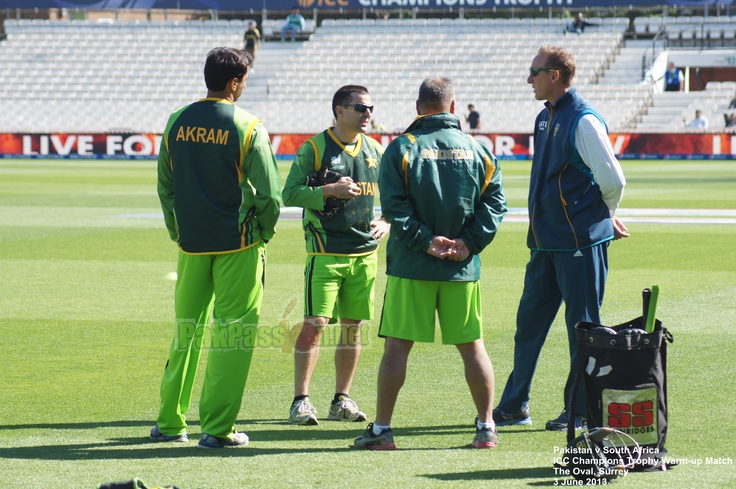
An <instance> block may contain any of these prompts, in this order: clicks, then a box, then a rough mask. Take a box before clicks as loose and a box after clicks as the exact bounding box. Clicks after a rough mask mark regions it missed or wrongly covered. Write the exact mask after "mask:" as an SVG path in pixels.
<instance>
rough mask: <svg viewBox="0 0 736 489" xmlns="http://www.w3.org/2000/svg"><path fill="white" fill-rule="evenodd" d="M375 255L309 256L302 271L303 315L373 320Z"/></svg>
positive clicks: (331, 318) (331, 320)
mask: <svg viewBox="0 0 736 489" xmlns="http://www.w3.org/2000/svg"><path fill="white" fill-rule="evenodd" d="M376 255H377V254H376V253H371V254H370V255H363V256H331V255H311V256H308V257H307V264H306V266H305V267H304V315H305V316H321V317H326V318H330V322H331V323H335V322H337V318H343V319H355V320H367V319H371V318H373V296H374V289H375V287H374V286H375V283H376V267H377V261H378V260H377V256H376Z"/></svg>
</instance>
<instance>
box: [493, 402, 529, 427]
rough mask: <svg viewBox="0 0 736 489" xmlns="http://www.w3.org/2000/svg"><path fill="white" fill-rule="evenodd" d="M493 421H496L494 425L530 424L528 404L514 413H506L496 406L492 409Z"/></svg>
mask: <svg viewBox="0 0 736 489" xmlns="http://www.w3.org/2000/svg"><path fill="white" fill-rule="evenodd" d="M493 422H494V423H496V426H509V425H512V424H522V425H525V426H531V425H532V417H531V415H530V414H529V406H524V408H523V409H522V410H521V411H518V412H515V413H507V412H506V411H504V410H502V409H499V408H496V409H494V410H493Z"/></svg>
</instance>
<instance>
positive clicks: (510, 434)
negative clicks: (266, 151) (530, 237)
mask: <svg viewBox="0 0 736 489" xmlns="http://www.w3.org/2000/svg"><path fill="white" fill-rule="evenodd" d="M622 165H623V167H624V171H625V173H626V176H627V180H628V182H629V183H628V186H627V190H626V196H625V198H624V202H623V208H625V209H632V208H638V209H701V208H702V209H721V210H723V209H731V210H736V162H729V161H725V162H713V161H703V162H700V161H678V162H674V161H623V162H622ZM502 167H503V169H504V175H505V183H506V192H507V196H508V199H509V204H510V206H511V207H524V206H525V202H526V189H527V185H528V178H527V177H528V172H529V162H526V161H520V162H516V161H504V162H502ZM283 170H284V172H286V171H287V170H288V165H287V164H284V165H283ZM155 183H156V171H155V163H154V162H140V161H136V162H133V161H81V162H80V161H45V160H34V161H30V160H29V161H20V160H0V477H1V479H2V481H3V485H4V487H13V488H35V487H59V488H95V487H96V486H97V484H99V483H103V482H110V481H116V480H117V481H121V480H128V479H131V478H132V477H140V478H141V479H142V480H143V481H145V482H147V483H148V484H150V485H153V484H158V485H164V484H175V485H177V486H178V487H180V488H181V489H192V488H237V487H287V486H288V487H334V486H344V487H387V486H395V487H414V486H419V485H422V486H426V487H435V486H440V485H442V486H448V485H450V486H473V487H480V486H489V485H491V484H494V485H496V484H499V483H500V484H501V485H502V487H527V486H554V485H556V484H561V483H562V482H563V479H559V480H556V478H555V473H554V471H553V469H552V464H553V460H554V457H555V453H554V448H555V447H561V446H564V444H565V434H564V433H554V432H546V431H544V422H545V421H546V420H548V419H551V418H554V417H556V416H557V415H558V414H559V411H560V410H561V407H562V399H561V396H562V394H561V392H562V387H563V384H564V379H565V375H566V372H567V359H568V354H567V351H566V348H567V347H566V335H565V328H564V325H563V323H562V321H560V320H558V321H557V322H556V324H555V325H554V326H553V329H552V332H551V333H550V336H549V338H548V340H547V343H546V346H545V349H544V350H543V353H542V357H541V360H540V363H539V367H538V370H537V375H536V377H535V383H534V386H533V389H532V402H531V409H532V417H533V419H534V425H533V426H532V427H528V428H527V427H509V428H501V429H500V444H499V447H498V448H497V449H495V450H471V449H467V448H466V446H467V445H468V444H469V442H470V441H471V439H472V437H473V428H472V421H473V418H474V416H475V412H474V409H473V404H472V401H471V399H470V395H469V392H468V391H467V387H466V385H465V383H464V377H463V372H462V364H461V361H460V357H459V355H458V354H457V352H456V350H455V349H454V348H452V347H443V346H441V345H439V344H421V345H417V346H416V347H415V349H414V351H413V352H412V355H411V357H410V360H409V373H408V378H407V383H406V385H405V387H404V389H403V390H402V392H401V394H400V396H399V402H398V405H397V409H396V414H395V417H394V420H393V426H394V432H395V434H396V443H397V445H398V446H399V450H397V451H396V452H387V453H373V452H360V451H354V450H352V449H350V448H349V445H350V444H351V442H352V439H353V438H354V437H355V436H357V435H359V434H361V433H362V431H363V430H364V429H365V425H364V424H347V423H342V424H340V423H329V422H323V423H321V424H320V425H319V426H316V427H292V426H290V425H287V424H286V417H287V415H288V407H289V404H290V402H291V399H292V396H293V386H292V383H293V358H292V355H291V354H289V353H285V352H284V351H283V349H282V348H280V347H271V348H268V347H264V348H260V349H258V350H257V352H256V354H255V357H254V360H253V365H252V368H251V371H250V377H249V380H248V385H247V387H246V392H245V396H244V400H243V406H242V410H241V413H240V417H239V421H238V429H239V430H241V431H245V432H246V433H248V435H249V436H250V438H251V444H250V445H249V446H248V447H246V448H242V449H228V450H221V451H215V453H212V452H211V451H205V450H197V449H195V448H194V447H195V441H194V440H196V439H197V438H198V436H199V432H200V431H199V424H198V405H197V403H196V402H195V403H194V405H193V406H192V409H191V411H190V421H191V422H190V436H191V437H192V440H193V441H191V442H190V443H189V444H187V445H183V446H182V445H180V444H176V446H172V445H171V444H156V443H153V442H150V441H149V440H148V438H147V437H148V432H149V430H150V428H151V426H152V425H153V424H154V420H155V418H156V415H157V411H158V388H159V382H160V379H161V373H162V369H163V367H164V364H165V362H166V358H167V352H168V348H169V344H170V341H171V335H172V333H173V291H174V282H172V281H169V280H165V279H164V277H165V275H166V274H167V273H169V272H172V271H174V270H175V269H176V256H177V249H176V246H175V245H174V244H173V243H172V242H171V241H170V240H169V239H168V234H167V232H166V230H165V228H164V225H163V220H162V219H161V218H159V217H156V214H157V213H159V212H160V208H159V206H158V198H157V196H156V191H155ZM652 212H654V211H652ZM654 213H655V214H656V212H654ZM629 230H630V231H631V234H632V237H631V238H629V239H627V240H623V241H619V242H616V243H614V244H613V245H612V246H611V248H610V251H609V257H610V269H611V272H610V276H609V280H608V287H607V291H606V300H605V304H604V307H603V310H602V315H603V318H604V321H605V322H606V323H607V324H618V323H619V322H623V321H625V320H628V319H631V318H634V317H636V316H638V315H640V314H641V312H640V310H641V305H640V301H641V289H642V288H644V287H648V286H650V285H652V284H655V283H658V284H660V285H661V287H662V294H661V297H660V301H659V314H658V316H659V318H660V319H661V320H662V321H663V322H664V324H665V326H666V327H667V328H669V329H670V331H671V332H672V333H673V334H674V337H675V342H674V344H672V345H671V346H670V349H669V362H668V371H669V394H670V399H669V409H670V428H669V436H668V440H667V448H668V449H669V451H670V454H671V455H672V456H673V457H675V458H678V459H683V460H684V461H685V462H686V463H682V464H680V465H679V466H678V467H676V468H675V469H673V470H672V471H671V472H668V473H649V474H629V475H628V476H626V477H625V478H623V479H620V480H618V481H616V482H615V484H616V485H617V486H618V487H622V488H625V487H632V488H661V487H668V488H693V487H709V488H717V487H723V488H730V487H736V470H735V467H734V465H733V463H731V464H718V465H717V464H708V463H706V462H707V459H706V457H714V458H718V457H730V459H734V458H736V449H735V448H734V447H735V446H736V445H735V444H734V442H733V438H732V437H731V434H732V432H733V431H734V428H735V427H736V422H734V418H732V416H731V414H732V413H731V412H730V411H729V409H730V408H731V407H732V405H733V401H734V392H736V366H735V363H734V361H733V359H732V355H733V352H735V351H736V334H735V333H734V331H736V329H735V328H734V324H736V259H735V258H734V257H735V255H736V244H734V243H736V225H734V224H720V225H715V224H687V225H676V224H646V223H638V222H635V221H633V220H632V221H631V222H630V224H629ZM525 238H526V225H525V224H523V223H520V222H505V223H504V224H503V225H502V226H501V229H500V232H499V235H498V237H497V238H496V240H495V241H494V242H493V243H492V244H491V246H490V247H489V248H488V249H486V250H485V251H484V253H483V256H482V259H483V264H484V270H483V278H482V288H483V296H484V304H483V307H484V316H485V337H486V346H487V349H488V351H489V353H490V356H491V359H492V361H493V364H494V368H495V371H496V378H497V383H496V392H497V393H498V395H500V392H501V390H502V389H503V386H504V384H505V380H506V378H507V376H508V374H509V372H510V370H511V367H512V351H513V335H514V329H515V326H514V317H515V312H516V306H517V304H518V300H519V297H520V294H521V286H522V279H523V274H524V266H525V263H526V260H527V258H528V254H529V252H528V250H527V248H526V246H525ZM268 253H269V257H268V258H269V262H268V270H267V288H266V292H265V299H264V306H263V311H264V313H263V318H262V325H263V326H276V325H278V324H279V322H280V321H282V320H284V318H283V316H284V315H285V314H286V318H285V320H286V321H287V322H288V323H289V324H295V323H297V322H298V321H299V317H300V311H301V307H302V304H301V297H302V276H303V273H302V269H303V261H304V244H303V236H302V231H301V228H300V223H299V221H298V220H282V221H281V222H280V224H279V228H278V233H277V235H276V237H275V238H274V240H273V241H272V242H271V243H270V244H269V249H268ZM384 288H385V275H384V274H383V273H380V274H379V283H378V288H377V293H376V299H377V300H376V310H377V311H380V308H381V305H382V296H383V291H384ZM294 300H296V301H297V305H296V307H295V308H294V309H293V311H291V312H290V313H288V314H287V312H288V308H289V304H290V303H291V302H292V301H294ZM561 316H562V315H561V314H560V317H561ZM376 331H377V321H374V322H373V323H372V324H369V325H368V332H369V334H368V335H367V336H368V345H367V346H366V347H365V350H364V354H363V357H362V358H361V363H360V366H359V370H358V373H357V375H356V379H355V382H354V385H353V389H352V391H351V394H352V397H353V398H354V399H356V400H357V401H358V402H359V403H360V406H361V407H362V409H363V410H365V411H366V412H367V414H368V416H369V419H372V417H373V415H374V413H375V395H376V377H377V367H378V363H379V361H380V358H381V354H382V340H379V339H378V338H377V336H376ZM333 388H334V369H333V365H332V351H331V350H330V348H329V347H325V348H324V349H323V350H322V356H321V358H320V361H319V364H318V366H317V370H316V372H315V376H314V378H313V382H312V388H311V392H310V397H311V398H312V401H313V402H314V403H315V405H316V406H317V408H318V409H319V410H320V414H321V415H324V414H325V413H326V411H327V408H328V404H329V401H330V399H331V396H332V394H333ZM196 392H197V395H195V398H196V397H198V392H199V391H198V390H197V391H196ZM698 462H700V464H698Z"/></svg>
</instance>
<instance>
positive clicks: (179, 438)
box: [150, 425, 189, 443]
mask: <svg viewBox="0 0 736 489" xmlns="http://www.w3.org/2000/svg"><path fill="white" fill-rule="evenodd" d="M150 437H151V440H154V441H173V442H176V443H186V442H188V441H189V437H188V436H187V434H186V433H182V434H181V435H164V434H163V433H161V430H159V429H158V425H156V426H154V427H153V428H151V434H150Z"/></svg>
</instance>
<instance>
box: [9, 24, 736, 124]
mask: <svg viewBox="0 0 736 489" xmlns="http://www.w3.org/2000/svg"><path fill="white" fill-rule="evenodd" d="M643 19H644V20H639V19H635V21H634V26H633V27H634V31H635V32H640V33H642V34H647V35H649V34H652V33H653V32H656V31H657V29H659V28H660V26H664V28H666V29H673V30H672V32H674V29H676V28H677V29H680V30H679V31H678V32H679V33H680V34H679V36H680V37H678V39H681V38H682V33H683V32H686V31H688V29H689V31H690V32H691V33H692V39H693V42H702V41H703V38H702V36H701V38H695V36H696V34H695V29H694V28H693V26H695V25H700V26H703V25H705V24H706V19H702V18H700V19H697V18H695V19H694V20H693V19H691V18H688V19H684V18H682V17H678V18H674V17H672V18H669V17H664V18H662V17H650V18H643ZM713 19H715V18H711V17H709V18H707V25H709V26H710V27H709V28H708V37H707V39H708V40H710V42H711V43H713V42H714V39H716V37H714V36H713V32H715V30H716V29H718V31H717V32H719V33H720V37H719V38H718V39H719V42H720V43H721V44H724V43H726V44H725V45H727V43H728V42H731V43H733V42H734V32H735V31H736V19H733V20H734V21H735V22H733V23H731V22H723V21H718V22H715V21H713V22H711V21H712V20H713ZM594 20H595V21H596V22H597V23H599V24H600V25H599V26H598V27H592V28H589V29H586V31H585V33H584V34H583V35H581V36H578V35H574V34H569V35H565V34H564V33H563V29H564V26H565V25H566V23H567V19H558V18H551V19H550V18H535V19H529V18H527V19H503V18H484V19H397V18H392V19H388V20H382V19H381V20H375V19H337V20H332V19H326V20H325V21H323V23H322V25H321V26H320V27H319V28H317V29H315V32H314V34H312V36H311V37H310V40H309V41H307V42H304V43H301V44H297V46H299V47H298V49H297V47H296V46H294V48H295V49H296V51H295V54H294V55H293V59H290V60H289V61H288V62H285V63H283V65H282V66H281V68H280V69H276V70H273V71H272V72H270V76H269V78H268V86H267V89H265V88H264V90H263V95H262V96H261V95H259V96H258V97H257V98H252V97H244V99H243V100H241V101H239V102H238V104H239V105H242V106H243V107H245V108H246V109H247V110H249V111H251V112H253V113H254V114H256V115H257V116H258V117H259V118H260V119H262V120H263V122H264V124H265V125H266V127H267V128H268V130H269V131H270V132H272V133H289V132H302V133H314V132H317V131H320V130H322V129H324V127H326V126H327V125H329V124H330V122H331V121H332V113H331V111H330V106H329V104H330V99H331V97H332V94H333V93H334V91H335V89H336V88H337V87H338V86H340V85H342V84H347V83H359V84H363V85H366V86H367V87H368V88H369V89H370V91H371V94H372V99H373V101H374V103H375V105H376V112H375V114H374V117H375V119H377V120H378V121H379V122H380V123H382V124H384V125H385V126H387V127H388V128H389V129H390V130H392V131H401V130H403V129H404V128H405V127H406V126H407V125H408V124H409V123H410V122H411V121H412V120H413V118H414V117H415V115H416V114H415V109H414V100H415V99H416V92H417V89H418V86H419V84H420V82H421V80H423V79H424V78H427V77H435V76H448V77H451V78H452V79H453V80H454V85H455V88H456V92H457V93H456V96H457V111H458V112H460V113H464V112H465V110H464V109H465V106H466V105H467V104H468V103H473V104H475V106H476V108H477V109H478V110H479V111H480V112H481V115H482V119H481V120H482V128H483V131H484V132H503V133H512V132H523V133H527V132H529V131H530V130H531V128H532V126H533V121H534V118H535V116H536V114H537V113H538V112H539V110H540V109H541V103H540V102H539V101H536V100H534V98H533V94H532V92H531V89H530V87H529V85H528V84H527V83H526V78H527V74H528V67H529V63H530V61H531V59H532V58H533V57H534V55H535V54H536V50H537V49H538V47H539V46H540V45H541V44H543V43H545V42H550V43H553V44H558V45H562V46H565V47H567V48H569V49H570V50H571V51H572V52H573V53H574V54H575V55H576V58H577V62H578V73H577V76H576V86H577V88H578V90H579V92H580V93H581V94H583V95H584V96H585V97H586V98H588V99H589V100H590V101H591V102H592V103H593V105H594V106H596V108H597V109H598V110H599V111H600V112H601V113H602V114H603V116H604V117H605V118H606V121H607V122H608V125H609V128H610V129H611V131H620V130H624V129H625V130H630V129H631V128H632V127H633V124H634V121H635V120H637V118H639V117H640V114H641V113H642V112H644V111H645V110H646V107H647V106H648V105H651V103H652V93H651V88H650V87H649V86H648V85H647V84H645V83H642V82H641V80H640V78H641V77H640V76H638V77H637V76H636V73H635V74H634V75H633V77H632V75H626V74H623V73H622V72H621V70H619V71H618V72H616V70H613V69H611V67H612V66H614V65H613V64H612V63H615V62H616V60H617V59H618V58H620V57H621V56H622V54H621V53H622V52H623V51H622V47H623V45H624V41H623V36H624V32H625V31H626V29H627V28H628V19H626V18H603V19H594ZM684 20H687V22H683V21H684ZM248 22H249V21H248V20H245V21H242V20H234V21H151V22H147V21H105V22H89V21H71V22H69V21H49V20H47V21H30V20H18V21H16V20H14V19H9V20H6V21H5V31H6V33H7V34H8V38H7V40H5V41H3V42H2V43H0V78H1V82H0V87H1V89H0V113H2V114H3V117H2V118H0V132H26V131H28V132H101V131H102V132H127V131H134V132H139V131H142V132H161V131H162V129H163V127H164V125H165V123H166V119H167V117H168V115H169V114H170V113H171V111H172V110H173V109H175V108H176V107H179V106H181V105H184V104H186V103H189V102H191V101H192V100H195V99H197V98H199V97H201V96H202V95H203V90H204V89H203V83H202V64H203V61H204V57H205V55H206V53H207V51H209V50H210V49H211V48H212V47H215V46H219V45H229V46H241V45H242V36H243V32H244V30H245V28H246V26H247V23H248ZM279 26H280V24H279V21H273V22H270V23H269V22H268V21H267V22H264V23H263V31H264V32H268V29H271V31H270V32H271V33H272V34H273V33H274V32H276V31H274V29H276V30H278V28H279ZM675 26H677V27H675ZM683 26H684V27H683ZM713 26H717V27H713ZM312 27H313V26H310V28H312ZM701 31H703V29H701ZM279 32H280V31H279ZM686 36H687V35H686ZM287 44H290V43H287ZM336 45H339V48H340V49H339V50H336V49H335V46H336ZM259 59H260V58H259ZM259 63H260V61H259ZM260 66H264V65H260ZM258 71H259V75H260V74H261V73H260V72H261V68H259V70H258ZM634 71H637V70H634ZM34 80H42V81H43V83H42V86H35V87H31V88H30V89H26V88H25V87H26V86H27V85H28V83H29V81H34ZM264 83H265V81H264ZM20 87H24V88H20ZM724 87H725V88H724ZM706 92H708V93H709V94H715V93H716V92H718V95H717V97H722V98H723V100H725V99H726V98H727V97H728V94H729V93H730V94H731V95H733V92H734V89H733V87H730V86H728V85H724V84H721V86H720V87H719V88H718V90H717V91H716V90H715V89H714V88H713V87H711V89H709V90H706ZM708 100H711V101H712V102H715V100H716V95H713V97H712V98H711V96H710V95H709V96H708ZM700 102H701V101H698V103H700ZM721 102H722V100H721ZM726 102H727V100H726ZM709 107H712V109H711V108H709ZM702 108H703V110H712V111H715V110H719V109H718V106H717V104H716V105H714V104H713V103H710V104H702ZM689 110H690V107H685V108H683V109H681V112H683V113H688V111H689ZM716 119H717V117H711V120H712V121H714V122H715V120H716ZM662 123H664V122H662ZM645 127H646V124H645Z"/></svg>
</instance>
